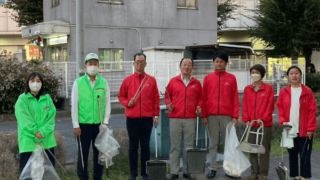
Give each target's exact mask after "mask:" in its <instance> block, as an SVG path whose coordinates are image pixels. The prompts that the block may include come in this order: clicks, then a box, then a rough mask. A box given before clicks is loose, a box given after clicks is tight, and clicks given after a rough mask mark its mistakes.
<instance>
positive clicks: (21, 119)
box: [15, 93, 57, 153]
mask: <svg viewBox="0 0 320 180" xmlns="http://www.w3.org/2000/svg"><path fill="white" fill-rule="evenodd" d="M15 115H16V118H17V121H18V141H19V152H20V153H24V152H33V151H34V150H35V148H36V143H40V142H41V141H42V142H43V143H44V144H45V145H46V146H47V147H48V148H53V147H56V146H57V144H56V140H55V137H54V133H53V132H54V127H55V117H56V108H55V106H54V104H53V102H52V99H51V98H50V95H49V94H46V95H41V96H40V98H39V101H38V100H37V99H36V98H35V97H33V95H32V94H30V93H27V94H25V93H23V94H21V95H20V96H19V99H18V101H17V103H16V105H15ZM37 131H40V133H41V134H42V137H43V139H42V140H39V139H38V138H36V132H37ZM41 145H42V148H43V149H46V148H45V146H44V145H43V144H42V143H41Z"/></svg>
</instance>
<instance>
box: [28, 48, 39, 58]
mask: <svg viewBox="0 0 320 180" xmlns="http://www.w3.org/2000/svg"><path fill="white" fill-rule="evenodd" d="M39 53H40V54H39ZM29 55H30V56H39V55H40V56H42V52H40V51H39V48H38V47H29Z"/></svg>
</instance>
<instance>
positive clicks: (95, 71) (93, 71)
mask: <svg viewBox="0 0 320 180" xmlns="http://www.w3.org/2000/svg"><path fill="white" fill-rule="evenodd" d="M98 72H99V68H98V66H87V73H88V74H90V75H91V76H95V75H96V74H98Z"/></svg>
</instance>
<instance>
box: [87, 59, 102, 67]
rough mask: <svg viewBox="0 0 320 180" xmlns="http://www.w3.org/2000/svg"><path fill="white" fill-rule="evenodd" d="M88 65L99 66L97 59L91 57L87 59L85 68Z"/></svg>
mask: <svg viewBox="0 0 320 180" xmlns="http://www.w3.org/2000/svg"><path fill="white" fill-rule="evenodd" d="M88 66H97V67H98V68H99V61H97V60H95V59H91V60H89V61H87V64H86V65H85V68H86V69H87V67H88Z"/></svg>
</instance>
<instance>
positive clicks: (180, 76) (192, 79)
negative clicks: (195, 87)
mask: <svg viewBox="0 0 320 180" xmlns="http://www.w3.org/2000/svg"><path fill="white" fill-rule="evenodd" d="M177 80H179V81H181V82H183V80H182V74H180V75H178V76H177ZM192 81H194V77H193V76H191V77H190V81H189V83H190V82H192Z"/></svg>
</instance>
